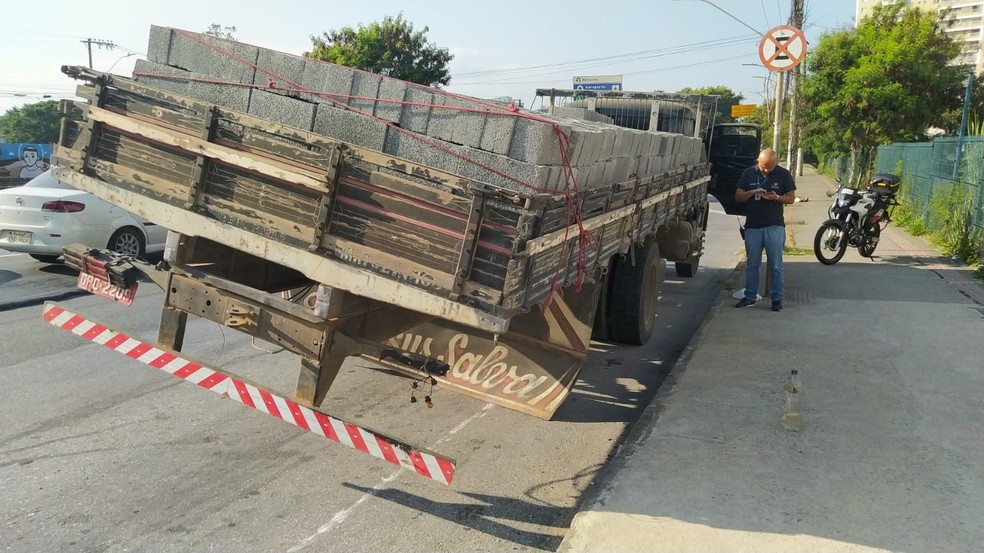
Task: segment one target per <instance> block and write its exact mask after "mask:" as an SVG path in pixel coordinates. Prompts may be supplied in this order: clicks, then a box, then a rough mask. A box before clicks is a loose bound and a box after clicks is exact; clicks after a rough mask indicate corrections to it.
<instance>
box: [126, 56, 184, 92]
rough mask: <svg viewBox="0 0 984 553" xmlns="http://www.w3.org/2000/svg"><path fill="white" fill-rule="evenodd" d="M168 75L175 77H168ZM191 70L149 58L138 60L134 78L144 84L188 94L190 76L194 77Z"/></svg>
mask: <svg viewBox="0 0 984 553" xmlns="http://www.w3.org/2000/svg"><path fill="white" fill-rule="evenodd" d="M137 73H150V74H152V75H166V76H165V77H149V76H143V75H138V74H137ZM167 76H170V77H174V78H168V77H167ZM193 76H194V75H192V73H191V72H190V71H185V70H184V69H177V68H175V67H171V66H170V65H164V64H161V63H155V62H152V61H148V60H137V63H136V64H135V65H134V66H133V78H134V79H135V80H136V81H137V82H139V83H142V84H145V85H147V86H152V87H155V88H160V89H163V90H168V91H171V92H175V93H177V94H185V95H187V94H188V81H187V80H186V79H187V78H188V77H193Z"/></svg>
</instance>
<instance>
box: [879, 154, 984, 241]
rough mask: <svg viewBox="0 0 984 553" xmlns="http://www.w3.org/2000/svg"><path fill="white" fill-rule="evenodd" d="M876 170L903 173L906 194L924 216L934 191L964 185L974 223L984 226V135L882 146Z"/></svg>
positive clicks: (914, 207) (901, 174)
mask: <svg viewBox="0 0 984 553" xmlns="http://www.w3.org/2000/svg"><path fill="white" fill-rule="evenodd" d="M875 172H876V173H895V174H897V175H898V176H899V177H901V178H902V186H903V189H904V190H905V191H906V192H905V193H906V196H907V197H908V199H909V201H910V202H912V207H913V209H915V210H916V211H917V212H919V213H922V214H923V218H924V220H926V219H928V216H929V205H930V202H931V201H932V199H933V196H934V195H936V194H940V193H946V192H949V191H950V189H951V187H953V186H959V187H963V188H964V189H966V191H967V192H968V193H969V195H970V197H971V198H973V206H972V208H971V223H972V224H973V225H974V226H976V227H981V228H984V183H982V178H984V137H982V136H969V137H964V138H959V139H958V138H955V137H946V138H937V139H935V140H933V141H932V142H912V143H897V144H891V145H888V146H879V147H878V154H877V156H876V157H875Z"/></svg>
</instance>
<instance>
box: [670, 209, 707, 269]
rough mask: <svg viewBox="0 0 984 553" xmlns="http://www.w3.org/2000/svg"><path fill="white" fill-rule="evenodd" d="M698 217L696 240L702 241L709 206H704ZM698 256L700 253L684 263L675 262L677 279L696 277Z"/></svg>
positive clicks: (696, 216) (698, 264)
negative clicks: (698, 230)
mask: <svg viewBox="0 0 984 553" xmlns="http://www.w3.org/2000/svg"><path fill="white" fill-rule="evenodd" d="M696 213H697V214H699V215H695V218H696V220H695V221H694V223H696V227H697V228H699V229H700V232H699V233H697V236H698V240H700V241H703V236H704V233H705V232H707V219H708V217H709V216H710V214H711V206H710V204H705V205H704V207H703V209H701V210H700V211H699V212H696ZM698 249H699V250H703V247H700V246H699V247H698ZM700 254H701V251H698V252H697V255H693V256H690V257H688V258H687V260H686V261H677V262H676V275H677V276H678V277H684V278H691V277H694V276H697V268H698V267H699V266H700Z"/></svg>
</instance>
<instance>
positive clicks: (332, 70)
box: [301, 59, 355, 107]
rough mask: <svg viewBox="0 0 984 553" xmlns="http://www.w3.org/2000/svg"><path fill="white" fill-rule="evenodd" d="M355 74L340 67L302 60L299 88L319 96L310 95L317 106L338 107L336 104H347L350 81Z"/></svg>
mask: <svg viewBox="0 0 984 553" xmlns="http://www.w3.org/2000/svg"><path fill="white" fill-rule="evenodd" d="M354 74H355V72H354V71H353V70H352V69H350V68H348V67H342V66H341V65H335V64H333V63H328V62H325V61H318V60H312V59H306V60H304V73H303V74H302V75H301V86H302V87H304V88H306V89H308V90H311V91H312V92H317V93H320V94H312V99H313V100H314V101H315V102H317V103H319V104H327V105H329V106H333V107H338V106H337V105H336V104H337V103H342V104H346V105H347V104H348V97H349V95H350V94H351V93H352V79H353V75H354Z"/></svg>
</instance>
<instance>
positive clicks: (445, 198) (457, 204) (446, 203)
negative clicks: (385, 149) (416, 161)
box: [357, 166, 471, 214]
mask: <svg viewBox="0 0 984 553" xmlns="http://www.w3.org/2000/svg"><path fill="white" fill-rule="evenodd" d="M357 167H358V166H357ZM366 174H368V176H369V178H368V182H369V184H371V185H373V186H377V187H379V188H383V189H386V190H389V191H391V192H394V193H397V194H401V195H403V196H406V197H409V198H416V199H418V200H419V201H422V202H424V203H428V204H432V205H438V206H443V207H445V208H448V209H452V210H454V211H458V212H460V213H462V214H465V213H468V208H469V207H470V206H471V201H470V200H469V199H468V196H467V192H462V193H461V194H452V193H451V192H446V191H444V190H439V189H437V188H433V187H429V186H422V185H420V184H417V183H415V182H413V181H411V180H408V179H404V178H400V177H397V176H396V175H392V174H388V173H384V172H382V171H375V170H368V171H366V170H363V171H362V173H361V175H363V176H362V177H361V178H360V180H363V181H365V180H366V179H365V177H364V175H366Z"/></svg>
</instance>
